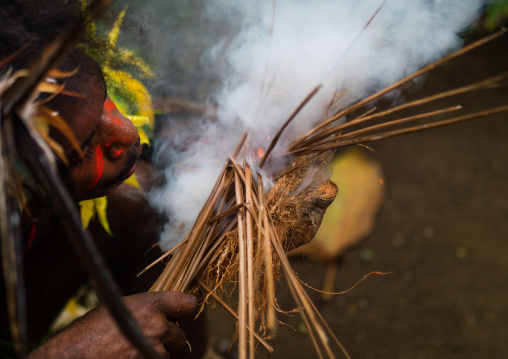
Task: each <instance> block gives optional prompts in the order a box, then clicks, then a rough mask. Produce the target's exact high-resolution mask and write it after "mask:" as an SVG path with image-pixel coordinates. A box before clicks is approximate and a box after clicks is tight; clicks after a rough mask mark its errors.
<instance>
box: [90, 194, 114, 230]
mask: <svg viewBox="0 0 508 359" xmlns="http://www.w3.org/2000/svg"><path fill="white" fill-rule="evenodd" d="M94 201H95V210H96V211H97V219H98V220H99V223H100V224H101V226H102V228H104V230H105V231H106V232H107V233H108V234H109V235H110V236H111V237H113V233H111V228H109V221H108V211H107V209H108V198H107V197H100V198H95V199H94Z"/></svg>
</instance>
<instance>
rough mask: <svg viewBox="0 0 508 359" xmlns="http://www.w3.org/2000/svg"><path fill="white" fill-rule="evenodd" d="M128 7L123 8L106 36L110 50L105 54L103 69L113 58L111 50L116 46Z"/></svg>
mask: <svg viewBox="0 0 508 359" xmlns="http://www.w3.org/2000/svg"><path fill="white" fill-rule="evenodd" d="M127 8H128V6H126V7H124V9H123V10H122V12H121V13H120V15H118V17H117V19H116V21H115V24H114V25H113V28H112V29H111V31H110V32H109V34H108V42H109V45H110V50H109V51H108V53H107V54H106V60H105V61H104V67H105V68H106V67H108V66H109V61H110V60H111V57H112V56H113V48H114V47H115V46H116V41H117V40H118V34H119V33H120V27H121V26H122V22H123V18H124V16H125V12H126V11H127Z"/></svg>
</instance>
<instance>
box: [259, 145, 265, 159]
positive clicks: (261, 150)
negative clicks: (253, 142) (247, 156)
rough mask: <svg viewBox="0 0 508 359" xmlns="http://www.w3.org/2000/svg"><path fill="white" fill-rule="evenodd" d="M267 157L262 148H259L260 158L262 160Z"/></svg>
mask: <svg viewBox="0 0 508 359" xmlns="http://www.w3.org/2000/svg"><path fill="white" fill-rule="evenodd" d="M264 155H265V153H264V152H263V149H262V148H261V147H259V149H258V157H259V158H261V157H263V156H264Z"/></svg>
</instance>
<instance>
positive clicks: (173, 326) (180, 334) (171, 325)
mask: <svg viewBox="0 0 508 359" xmlns="http://www.w3.org/2000/svg"><path fill="white" fill-rule="evenodd" d="M162 340H163V341H164V346H165V347H166V349H168V350H171V349H181V348H183V347H184V346H185V343H186V341H187V336H186V335H185V332H184V331H183V330H182V329H181V328H180V326H179V325H178V323H175V322H171V321H168V330H167V333H166V335H165V336H164V338H162Z"/></svg>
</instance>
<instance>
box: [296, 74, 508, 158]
mask: <svg viewBox="0 0 508 359" xmlns="http://www.w3.org/2000/svg"><path fill="white" fill-rule="evenodd" d="M507 78H508V73H504V74H501V75H497V76H494V77H491V78H488V79H486V80H482V81H479V82H476V83H473V84H469V85H466V86H462V87H459V88H456V89H452V90H448V91H444V92H441V93H438V94H435V95H431V96H427V97H425V98H422V99H418V100H414V101H411V102H407V103H404V104H402V105H399V106H396V107H393V108H391V109H388V110H385V111H382V112H379V113H376V114H374V115H371V116H367V117H363V118H357V119H354V120H353V121H350V122H346V123H343V124H340V125H338V126H336V127H333V128H330V129H328V130H324V131H322V132H320V133H317V134H316V135H315V136H314V137H312V138H309V139H307V140H306V141H304V142H302V143H301V144H300V146H299V147H301V146H303V145H305V146H306V147H310V145H312V144H313V143H316V142H319V141H320V139H323V138H326V137H328V136H330V135H332V134H334V133H337V132H340V131H343V130H345V129H347V128H349V127H351V126H356V125H358V124H361V123H364V122H367V121H371V120H374V119H376V118H380V117H384V116H388V115H391V114H393V113H395V112H398V111H401V110H404V109H408V108H411V107H415V106H420V105H424V104H426V103H429V102H432V101H436V100H440V99H443V98H446V97H451V96H456V95H459V94H462V93H466V92H469V91H474V90H480V89H486V88H489V87H492V86H496V84H497V83H499V82H500V81H503V80H506V79H507ZM293 147H294V146H293V145H292V146H291V147H290V148H293ZM295 149H296V148H295Z"/></svg>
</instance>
